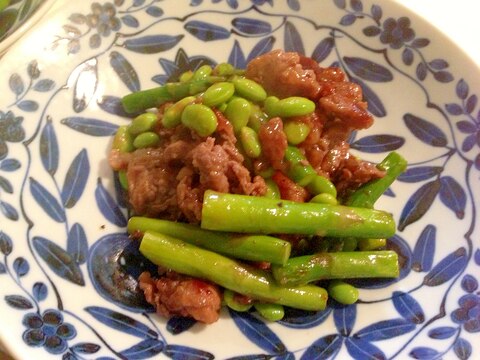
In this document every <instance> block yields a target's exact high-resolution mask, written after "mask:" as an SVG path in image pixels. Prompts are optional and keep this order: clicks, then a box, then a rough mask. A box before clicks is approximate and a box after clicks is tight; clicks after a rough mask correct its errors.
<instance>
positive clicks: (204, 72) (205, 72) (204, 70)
mask: <svg viewBox="0 0 480 360" xmlns="http://www.w3.org/2000/svg"><path fill="white" fill-rule="evenodd" d="M212 71H213V69H212V67H211V66H210V65H202V66H200V67H199V68H198V69H197V70H195V72H194V73H193V76H192V80H205V79H206V78H207V77H208V76H209V75H210V74H211V73H212Z"/></svg>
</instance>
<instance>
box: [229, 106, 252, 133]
mask: <svg viewBox="0 0 480 360" xmlns="http://www.w3.org/2000/svg"><path fill="white" fill-rule="evenodd" d="M251 113H252V104H251V103H250V102H249V101H248V100H246V99H244V98H240V97H237V98H235V99H232V100H230V101H229V102H228V104H227V107H226V109H225V116H226V117H227V119H228V120H229V121H230V123H231V124H232V126H233V130H234V131H235V132H239V131H240V130H241V129H242V128H243V127H244V126H247V124H248V120H249V119H250V115H251Z"/></svg>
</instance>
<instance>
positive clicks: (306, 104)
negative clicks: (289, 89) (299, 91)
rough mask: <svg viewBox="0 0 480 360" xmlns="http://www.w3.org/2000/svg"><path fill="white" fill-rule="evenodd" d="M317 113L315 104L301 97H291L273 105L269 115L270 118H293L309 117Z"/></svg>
mask: <svg viewBox="0 0 480 360" xmlns="http://www.w3.org/2000/svg"><path fill="white" fill-rule="evenodd" d="M314 111H315V103H314V102H313V101H312V100H309V99H307V98H304V97H300V96H291V97H288V98H285V99H281V100H279V101H278V102H276V103H273V104H272V105H271V107H270V111H268V114H269V115H270V116H280V117H292V116H302V115H308V114H311V113H312V112H314Z"/></svg>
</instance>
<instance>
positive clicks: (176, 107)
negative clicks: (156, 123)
mask: <svg viewBox="0 0 480 360" xmlns="http://www.w3.org/2000/svg"><path fill="white" fill-rule="evenodd" d="M195 99H196V97H195V96H187V97H185V98H183V99H181V100H178V101H177V102H176V103H175V104H173V105H172V106H170V107H169V108H168V109H167V110H166V111H165V112H164V113H163V117H162V125H163V126H164V127H166V128H167V129H169V128H173V127H175V126H177V125H179V124H180V123H181V122H182V113H183V109H185V107H186V106H187V105H190V104H193V102H194V101H195Z"/></svg>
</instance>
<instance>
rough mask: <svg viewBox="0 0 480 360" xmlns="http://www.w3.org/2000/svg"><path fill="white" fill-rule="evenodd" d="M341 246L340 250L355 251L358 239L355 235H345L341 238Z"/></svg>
mask: <svg viewBox="0 0 480 360" xmlns="http://www.w3.org/2000/svg"><path fill="white" fill-rule="evenodd" d="M342 240H343V248H342V251H345V252H348V251H355V250H357V245H358V240H357V238H355V237H346V238H343V239H342Z"/></svg>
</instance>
